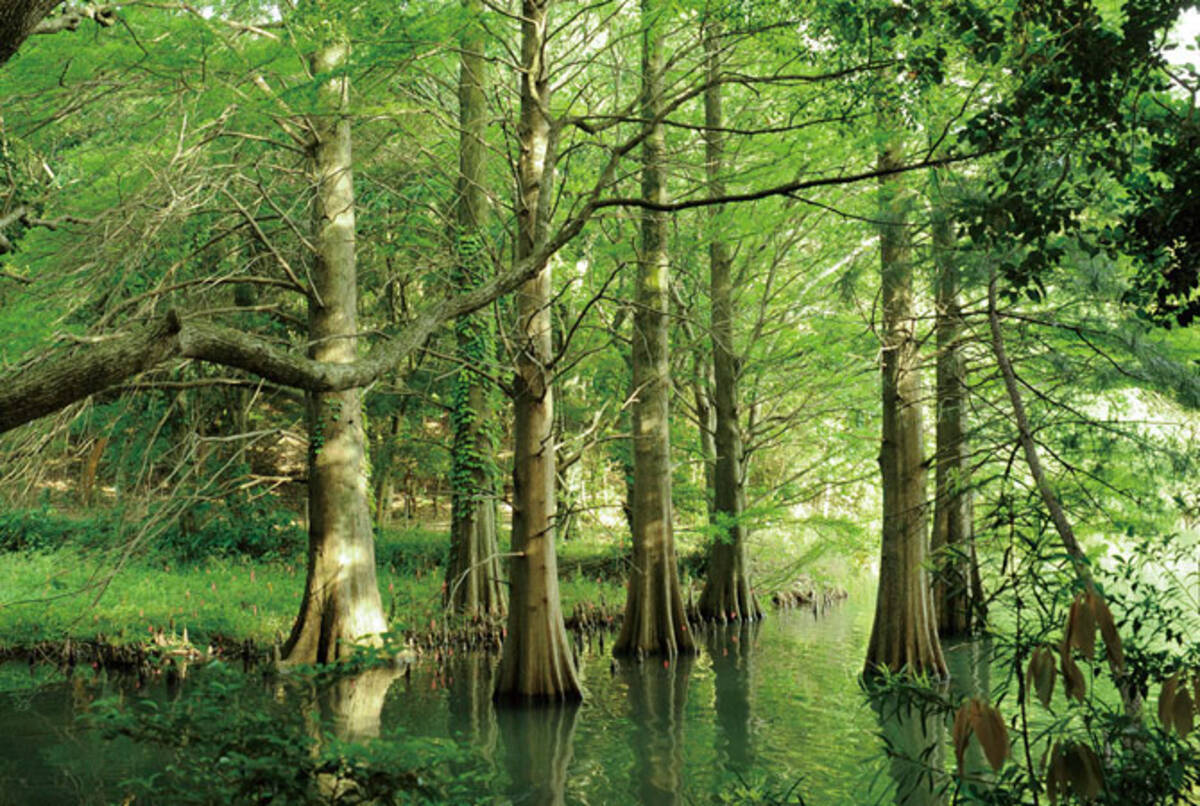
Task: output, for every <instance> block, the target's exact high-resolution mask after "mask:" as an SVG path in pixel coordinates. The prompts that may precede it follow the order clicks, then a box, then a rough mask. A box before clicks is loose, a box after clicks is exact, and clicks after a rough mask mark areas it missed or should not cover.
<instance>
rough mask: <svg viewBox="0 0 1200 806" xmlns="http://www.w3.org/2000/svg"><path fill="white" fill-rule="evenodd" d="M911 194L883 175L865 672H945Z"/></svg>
mask: <svg viewBox="0 0 1200 806" xmlns="http://www.w3.org/2000/svg"><path fill="white" fill-rule="evenodd" d="M899 151H900V149H899V147H898V146H897V145H896V144H895V143H894V142H893V143H891V144H889V145H888V147H887V148H886V149H885V150H884V151H883V152H882V153H881V154H880V155H879V168H880V170H888V169H891V168H893V167H895V166H897V165H899V164H900V153H899ZM908 204H909V201H908V198H907V194H906V193H905V191H904V189H903V186H902V183H901V182H900V181H898V179H897V178H895V177H894V176H890V177H885V178H884V179H882V180H881V181H880V209H879V218H880V221H881V222H882V223H881V224H880V228H879V244H880V249H879V251H880V258H881V262H880V269H881V284H882V292H883V293H882V296H883V323H882V345H881V347H882V353H883V361H882V363H883V379H882V393H883V442H882V445H881V446H880V451H879V466H880V470H881V475H882V481H883V541H882V543H883V545H882V552H881V557H880V561H879V594H878V597H877V598H876V601H875V622H874V625H873V626H872V628H871V642H870V645H869V647H868V649H867V663H866V671H867V673H868V674H870V673H873V672H875V671H877V670H879V669H884V668H886V669H888V670H890V671H892V672H900V671H906V672H908V673H911V674H929V675H931V676H934V677H944V676H945V674H946V662H945V660H944V659H943V658H942V648H941V644H940V643H939V642H938V635H937V623H936V617H935V614H934V611H933V602H932V601H931V600H932V594H931V591H930V588H929V578H928V574H927V573H926V570H925V562H926V554H927V551H926V542H927V540H928V534H927V530H928V524H927V518H926V512H925V484H926V481H925V464H924V459H925V457H924V449H923V445H922V442H923V440H922V432H921V380H920V374H919V368H918V360H919V356H918V350H917V338H916V332H915V331H916V324H917V322H916V318H915V317H914V315H913V300H912V265H911V262H910V239H909V234H908V221H907V207H908Z"/></svg>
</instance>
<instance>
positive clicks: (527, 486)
mask: <svg viewBox="0 0 1200 806" xmlns="http://www.w3.org/2000/svg"><path fill="white" fill-rule="evenodd" d="M548 5H549V0H523V3H522V7H521V9H522V11H521V18H522V19H521V62H522V70H521V119H520V124H519V127H518V132H517V134H518V138H519V141H520V156H519V158H518V163H517V183H518V187H517V261H518V262H520V261H521V260H523V259H526V258H528V257H529V256H531V255H535V254H538V253H539V247H540V245H541V243H542V241H543V240H544V239H545V233H546V220H547V218H548V205H549V201H550V193H549V185H550V182H551V178H552V175H553V172H554V142H553V140H554V137H553V132H552V130H551V126H550V120H549V119H548V118H547V116H546V114H547V113H546V110H547V108H548V104H549V101H550V98H549V90H550V83H549V78H548V76H547V74H546V68H545V60H544V57H545V42H546V39H545V38H546V9H547V6H548ZM550 293H551V285H550V265H549V263H547V262H543V263H542V265H541V267H540V270H539V271H538V272H537V274H536V275H534V276H533V277H532V278H531V279H529V280H528V281H527V282H526V283H525V284H524V285H522V286H521V288H520V289H519V290H518V292H517V333H516V336H517V340H518V345H517V347H518V349H517V372H516V377H515V378H514V382H513V388H514V393H515V394H514V398H515V399H514V413H515V420H516V423H515V428H514V435H513V454H514V456H513V522H512V550H513V554H514V555H515V556H514V557H513V561H512V572H511V576H512V588H511V595H512V601H511V604H510V607H509V614H508V636H507V638H506V640H505V641H504V650H503V654H502V655H501V658H500V669H499V671H498V673H497V677H496V697H497V698H502V699H516V700H532V699H542V700H545V699H551V700H569V699H579V698H581V697H582V696H583V692H582V688H581V686H580V683H579V673H578V671H577V670H576V668H575V659H574V657H573V656H572V654H571V647H570V644H569V643H568V641H567V630H566V626H565V624H564V622H563V615H562V605H561V604H560V602H559V597H558V560H557V558H556V557H555V553H554V530H555V523H554V518H555V500H556V496H555V450H554V438H553V433H552V432H553V428H554V393H553V390H552V388H551V378H550V370H549V366H548V364H549V361H550V357H551V341H550V340H551V332H550V327H551V323H550V302H551V297H550Z"/></svg>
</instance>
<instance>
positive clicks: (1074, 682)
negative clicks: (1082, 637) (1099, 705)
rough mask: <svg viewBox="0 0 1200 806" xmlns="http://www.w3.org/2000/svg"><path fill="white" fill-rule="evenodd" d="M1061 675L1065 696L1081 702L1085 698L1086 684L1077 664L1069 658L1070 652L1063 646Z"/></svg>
mask: <svg viewBox="0 0 1200 806" xmlns="http://www.w3.org/2000/svg"><path fill="white" fill-rule="evenodd" d="M1062 675H1063V689H1064V690H1065V691H1066V692H1067V696H1068V697H1074V698H1075V699H1076V700H1078V701H1079V702H1083V699H1084V697H1086V696H1087V682H1086V681H1085V680H1084V679H1083V672H1082V671H1080V669H1079V664H1077V663H1076V662H1075V659H1074V658H1072V657H1071V650H1070V649H1068V648H1067V647H1065V646H1064V647H1063V651H1062Z"/></svg>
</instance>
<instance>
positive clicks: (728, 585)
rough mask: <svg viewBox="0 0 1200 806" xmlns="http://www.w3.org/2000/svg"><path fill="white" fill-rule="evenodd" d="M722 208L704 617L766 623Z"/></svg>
mask: <svg viewBox="0 0 1200 806" xmlns="http://www.w3.org/2000/svg"><path fill="white" fill-rule="evenodd" d="M719 33H720V29H719V27H718V24H717V23H716V22H714V21H712V20H711V19H710V20H709V21H707V22H706V24H705V26H704V54H705V58H706V61H707V68H708V70H707V72H708V82H707V85H706V88H705V91H704V125H705V129H704V151H705V161H704V166H705V172H706V174H707V179H708V192H709V195H710V196H711V197H713V198H720V197H721V196H724V195H725V182H724V179H723V178H722V172H723V169H724V162H725V143H724V137H723V134H722V127H723V126H724V121H723V117H722V114H721V82H720V81H719V78H720V74H721V44H720V39H719ZM720 215H721V208H720V207H719V206H714V207H712V208H710V221H711V222H712V232H711V234H710V236H709V237H710V238H711V240H710V242H709V246H708V261H709V272H710V285H711V292H710V293H711V295H712V315H711V322H710V325H709V329H710V336H711V339H712V362H713V398H714V402H715V405H714V407H713V408H714V423H715V436H714V443H715V445H714V447H715V448H716V457H717V461H716V466H715V468H714V472H713V493H714V496H713V498H714V502H713V510H714V520H715V525H716V527H717V533H716V534H715V535H714V537H713V542H712V548H711V549H710V551H709V558H708V579H707V580H706V581H705V583H704V592H703V593H702V594H701V595H700V615H701V616H702V617H703V618H706V619H712V620H715V621H722V622H723V621H726V620H728V621H740V620H742V619H760V618H762V609H761V608H760V607H759V605H758V601H757V600H756V599H755V597H754V591H753V590H752V589H751V587H750V552H749V549H748V547H747V545H746V538H747V532H746V524H745V520H744V518H743V511H744V510H745V506H746V491H745V485H744V478H743V472H744V468H745V463H744V462H743V452H742V431H741V423H740V422H739V413H738V388H737V387H738V358H737V353H736V351H735V349H734V343H733V283H732V280H731V276H730V266H731V264H732V262H733V260H732V258H731V256H730V253H729V245H728V244H727V243H726V242H725V240H724V239H723V238H722V237H721V235H720Z"/></svg>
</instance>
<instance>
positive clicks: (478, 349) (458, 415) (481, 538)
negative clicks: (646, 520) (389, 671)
mask: <svg viewBox="0 0 1200 806" xmlns="http://www.w3.org/2000/svg"><path fill="white" fill-rule="evenodd" d="M464 5H465V6H466V9H467V13H468V14H469V15H470V19H469V20H468V21H467V24H466V28H465V30H464V33H463V35H462V55H461V57H460V59H461V63H460V66H459V82H458V105H459V106H458V118H459V184H458V210H457V218H458V222H457V223H458V244H457V247H458V264H457V266H456V271H455V273H456V275H457V276H456V277H455V278H454V280H455V285H457V286H459V287H461V288H462V289H463V290H469V289H472V288H475V287H476V286H478V285H479V283H480V282H481V280H482V279H483V278H482V274H483V268H484V260H483V247H484V240H483V231H482V228H483V222H484V216H485V215H486V212H487V199H486V197H485V196H484V193H483V178H484V177H483V160H484V156H485V154H486V148H485V145H484V136H485V134H486V125H487V124H486V119H485V117H484V115H485V112H486V109H485V106H484V97H483V69H484V65H483V28H482V27H481V25H480V23H479V19H478V17H479V14H481V13H482V11H481V6H480V3H479V0H464ZM455 334H456V336H457V340H458V344H457V354H458V359H459V361H460V364H459V368H458V372H457V374H456V376H455V378H454V389H453V403H452V406H453V409H452V414H451V416H452V421H453V425H454V448H453V450H452V453H451V464H452V467H451V470H450V485H451V491H452V495H453V501H452V503H451V526H450V561H449V562H448V563H447V564H446V604H447V605H448V606H449V607H451V608H452V609H453V610H455V611H457V612H459V613H462V614H463V615H465V616H467V617H470V618H476V617H485V618H491V617H498V616H502V615H503V614H504V608H505V602H504V589H503V587H502V586H501V579H500V546H499V543H498V542H497V540H496V474H495V470H494V468H495V463H494V457H495V455H496V442H495V440H494V439H493V437H492V433H491V431H490V430H489V429H488V421H489V420H490V419H491V418H493V417H494V416H495V413H494V412H493V411H492V410H491V406H490V405H489V403H490V400H489V395H488V387H487V385H486V384H487V381H486V380H485V379H483V378H482V377H480V376H479V375H478V374H476V373H475V372H474V371H472V367H479V366H482V365H484V364H486V363H487V362H488V361H490V360H491V358H492V357H493V352H494V351H493V349H492V334H491V333H490V329H489V327H488V323H487V318H486V317H485V316H484V315H483V314H482V313H479V312H476V313H470V314H466V315H464V316H460V317H459V318H458V319H457V321H456V322H455Z"/></svg>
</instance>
